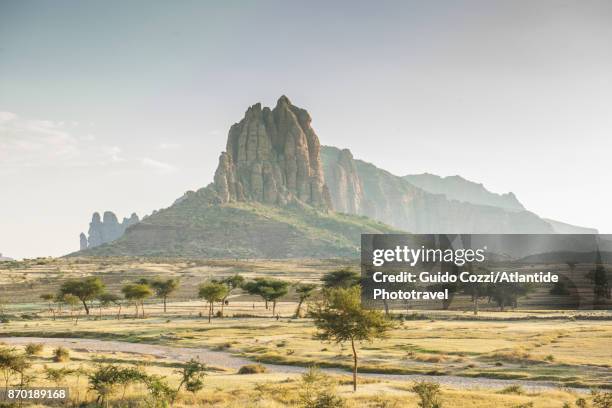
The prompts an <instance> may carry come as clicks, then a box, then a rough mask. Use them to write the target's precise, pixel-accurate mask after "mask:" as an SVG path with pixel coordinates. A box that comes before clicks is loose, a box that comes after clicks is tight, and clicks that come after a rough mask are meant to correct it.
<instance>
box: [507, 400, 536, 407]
mask: <svg viewBox="0 0 612 408" xmlns="http://www.w3.org/2000/svg"><path fill="white" fill-rule="evenodd" d="M512 408H533V402H531V401H529V402H526V403H524V404H518V405H513V406H512Z"/></svg>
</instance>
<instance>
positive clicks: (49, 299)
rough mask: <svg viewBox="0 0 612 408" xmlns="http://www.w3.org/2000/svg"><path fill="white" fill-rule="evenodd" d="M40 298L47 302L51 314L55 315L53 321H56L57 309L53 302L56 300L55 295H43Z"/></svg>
mask: <svg viewBox="0 0 612 408" xmlns="http://www.w3.org/2000/svg"><path fill="white" fill-rule="evenodd" d="M40 298H41V299H42V300H44V301H45V302H47V306H48V308H49V311H50V312H51V314H53V320H55V308H54V307H53V301H54V300H55V295H54V294H53V293H43V294H42V295H40Z"/></svg>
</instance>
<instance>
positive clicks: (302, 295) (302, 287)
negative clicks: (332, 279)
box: [295, 283, 317, 319]
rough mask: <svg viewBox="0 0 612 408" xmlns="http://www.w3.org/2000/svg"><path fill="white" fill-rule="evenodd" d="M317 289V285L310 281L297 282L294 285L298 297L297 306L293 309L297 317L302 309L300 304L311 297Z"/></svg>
mask: <svg viewBox="0 0 612 408" xmlns="http://www.w3.org/2000/svg"><path fill="white" fill-rule="evenodd" d="M316 289H317V285H315V284H312V283H299V284H297V285H296V287H295V293H297V295H298V297H299V301H298V305H297V308H296V309H295V317H296V318H298V319H299V317H300V313H301V311H302V304H303V303H304V302H305V301H306V300H308V299H309V298H311V297H312V295H313V294H314V293H315V290H316Z"/></svg>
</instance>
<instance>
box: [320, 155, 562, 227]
mask: <svg viewBox="0 0 612 408" xmlns="http://www.w3.org/2000/svg"><path fill="white" fill-rule="evenodd" d="M321 157H322V161H323V173H324V175H325V184H326V185H327V186H328V190H329V193H330V197H331V202H332V206H333V208H335V209H337V210H338V211H341V212H346V213H349V214H358V215H364V216H367V217H370V218H373V219H375V220H378V221H381V222H384V223H386V224H388V225H391V226H393V227H395V228H398V229H401V230H404V231H410V232H414V233H464V234H465V233H480V234H487V233H498V234H504V233H507V234H516V233H523V234H538V233H553V232H554V230H553V228H552V226H551V225H550V224H549V223H547V222H546V221H544V220H543V219H541V218H540V217H538V216H537V215H536V214H534V213H532V212H529V211H526V210H524V209H518V208H517V209H512V210H509V209H506V208H500V207H497V206H492V205H483V204H479V203H471V202H462V201H457V200H454V199H449V198H448V197H447V196H446V195H445V194H440V193H431V192H429V191H426V190H425V189H423V188H419V187H417V186H415V185H414V184H412V183H410V182H409V181H408V180H406V179H404V178H402V177H398V176H395V175H393V174H391V173H389V172H388V171H385V170H383V169H380V168H378V167H376V166H374V165H373V164H370V163H367V162H364V161H362V160H357V159H354V158H353V155H352V154H351V152H350V151H349V150H348V149H342V150H341V149H338V148H336V147H331V146H323V147H322V149H321ZM466 182H467V181H466ZM467 183H470V182H467ZM472 184H474V183H472ZM483 190H484V188H483ZM484 191H486V190H484ZM517 203H518V201H517ZM519 205H520V204H519Z"/></svg>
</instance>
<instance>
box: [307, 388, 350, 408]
mask: <svg viewBox="0 0 612 408" xmlns="http://www.w3.org/2000/svg"><path fill="white" fill-rule="evenodd" d="M345 406H346V404H345V403H344V400H343V399H342V398H341V397H339V396H337V395H335V394H333V393H332V392H329V391H326V392H323V393H321V394H319V395H317V398H316V400H315V401H314V403H313V404H312V405H308V406H304V408H344V407H345Z"/></svg>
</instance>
